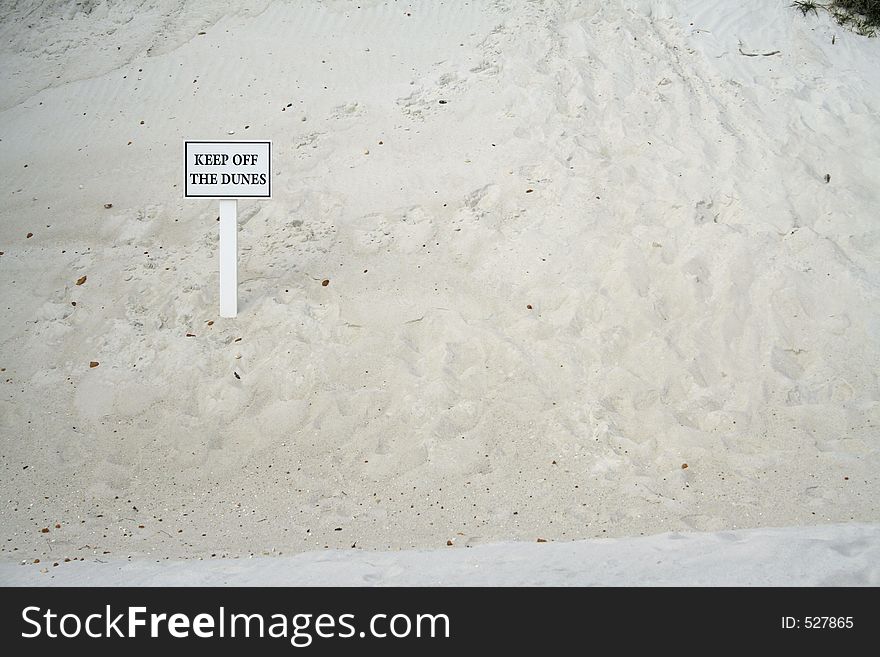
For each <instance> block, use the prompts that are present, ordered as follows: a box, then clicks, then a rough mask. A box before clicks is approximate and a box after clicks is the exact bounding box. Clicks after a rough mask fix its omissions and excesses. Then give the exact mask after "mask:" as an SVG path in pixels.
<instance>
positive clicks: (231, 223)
mask: <svg viewBox="0 0 880 657" xmlns="http://www.w3.org/2000/svg"><path fill="white" fill-rule="evenodd" d="M271 158H272V142H271V141H186V142H184V167H183V172H184V176H185V179H186V182H185V185H184V196H185V197H186V198H216V199H219V200H220V317H235V316H236V315H237V314H238V199H240V198H271V197H272V176H271Z"/></svg>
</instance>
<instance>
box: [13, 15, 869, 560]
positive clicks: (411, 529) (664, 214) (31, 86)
mask: <svg viewBox="0 0 880 657" xmlns="http://www.w3.org/2000/svg"><path fill="white" fill-rule="evenodd" d="M120 4H121V5H122V6H119V5H113V4H112V3H107V2H90V3H77V4H74V3H70V2H60V1H59V2H36V1H33V2H24V3H3V5H2V9H0V12H2V13H0V79H2V84H0V108H2V111H0V140H2V141H0V171H2V176H0V195H2V197H3V198H4V199H5V201H4V202H3V204H2V208H0V213H2V216H0V251H2V252H3V255H2V256H0V280H2V281H3V285H2V291H0V295H2V296H0V301H2V309H3V311H4V320H3V321H2V322H0V368H3V372H2V376H0V381H2V383H3V388H2V397H0V440H2V449H0V454H2V461H0V473H2V477H0V491H2V500H3V505H2V507H0V508H2V511H0V518H2V527H3V537H4V539H5V540H4V541H3V544H2V548H0V549H2V552H0V557H2V558H3V559H5V560H7V561H16V560H27V561H28V562H29V563H30V562H32V561H33V560H34V559H40V560H41V561H42V562H43V564H44V565H45V562H46V561H47V560H48V561H54V560H57V559H58V558H59V557H61V558H63V557H68V558H74V557H88V558H92V557H97V558H102V559H106V558H125V557H128V556H133V557H155V558H164V557H171V558H175V557H204V558H207V557H211V556H218V557H219V556H246V555H248V554H256V555H268V554H281V553H284V554H291V553H297V552H303V551H308V550H315V549H323V548H325V546H326V547H330V548H337V549H339V548H350V547H357V548H364V549H371V550H372V549H399V548H429V547H443V546H446V543H447V541H453V543H454V546H453V547H450V548H449V549H457V548H459V547H462V546H465V545H475V544H480V543H485V542H490V541H501V540H525V541H535V540H536V538H538V537H541V538H544V539H547V540H548V541H567V540H575V539H584V538H595V537H623V536H633V537H634V536H639V535H642V534H654V533H659V532H668V531H676V532H681V531H710V532H717V531H721V530H730V529H739V528H754V527H767V526H776V527H781V526H788V525H815V524H825V523H844V522H851V521H856V522H860V523H876V522H878V520H880V510H878V500H880V487H878V480H877V476H876V473H877V471H878V466H880V462H878V443H877V439H878V428H877V427H878V423H880V404H878V399H880V384H878V378H877V373H878V371H880V367H878V366H880V351H878V347H880V340H878V336H880V324H878V318H880V287H878V285H880V268H878V255H880V246H878V244H880V242H878V232H877V223H876V220H877V210H878V207H880V192H878V187H877V172H878V171H880V148H878V144H880V123H878V122H877V116H878V112H880V67H878V66H877V62H878V57H880V50H878V48H880V44H878V42H877V40H871V39H866V38H863V37H860V36H858V35H855V34H852V33H850V32H848V31H846V30H845V29H843V28H841V27H839V26H837V25H835V24H834V23H833V22H832V21H831V20H830V19H828V17H826V16H819V17H813V16H807V17H803V16H801V15H800V13H799V12H797V11H795V10H793V9H791V8H790V7H789V6H788V5H789V3H788V2H787V1H773V0H748V1H745V2H738V3H731V2H722V1H721V0H711V1H708V2H706V1H703V2H697V1H696V0H688V1H680V2H673V1H671V0H670V1H661V0H656V1H648V0H643V1H622V2H575V1H574V0H557V1H552V2H544V3H538V2H515V1H513V0H498V1H495V2H477V3H467V4H462V3H410V4H407V3H401V2H378V1H367V0H365V1H363V2H360V3H351V2H341V1H329V2H320V3H319V2H314V3H312V2H299V3H286V2H269V1H266V2H262V3H245V2H241V3H237V2H227V3H222V4H220V3H210V2H187V3H185V4H184V3H183V2H182V1H181V0H159V1H155V2H143V3H141V4H138V3H120ZM358 5H359V6H358ZM832 36H834V43H832ZM772 51H779V54H776V55H770V56H756V57H749V56H745V55H743V54H742V53H749V54H759V53H768V52H772ZM227 137H228V138H236V139H245V138H254V139H272V140H273V144H274V153H273V191H274V197H273V198H272V199H271V200H268V201H255V202H249V201H242V202H241V203H240V204H239V207H240V212H239V214H240V216H239V220H240V234H239V245H240V249H241V253H240V268H239V281H240V310H239V313H240V314H239V317H238V318H237V319H234V320H229V319H220V318H219V316H218V308H217V223H216V217H217V214H218V211H217V204H216V202H214V201H207V200H185V199H183V198H182V189H181V187H182V151H183V140H184V139H186V138H193V139H195V138H202V139H222V138H227ZM826 174H827V175H830V180H829V181H828V182H826ZM105 205H112V207H105ZM29 233H31V234H32V236H31V237H26V236H27V235H28V234H29ZM81 277H86V280H85V282H83V283H82V284H80V285H77V284H76V283H77V281H78V280H79V279H81ZM325 279H327V280H329V281H330V282H329V284H328V285H326V286H322V285H321V281H323V280H325ZM74 304H75V305H74ZM188 334H191V336H192V337H188ZM92 362H96V363H98V365H97V366H94V367H90V363H92ZM44 529H46V530H48V531H46V532H44V531H42V530H44Z"/></svg>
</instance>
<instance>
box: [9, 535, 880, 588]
mask: <svg viewBox="0 0 880 657" xmlns="http://www.w3.org/2000/svg"><path fill="white" fill-rule="evenodd" d="M0 582H3V583H4V584H7V585H14V586H28V585H38V586H83V585H89V586H877V585H878V584H880V526H878V525H860V524H855V523H849V524H846V525H820V526H814V527H786V528H783V529H740V530H737V531H733V532H718V533H686V534H661V535H657V536H643V537H638V538H609V539H590V540H585V541H569V542H565V543H547V544H537V543H501V544H494V545H479V546H476V547H474V548H473V549H471V550H446V549H440V550H422V551H416V550H400V551H395V552H372V551H361V550H321V551H317V552H306V553H302V554H297V555H295V556H284V557H254V558H252V559H206V560H179V561H170V562H169V561H163V560H156V561H151V560H147V559H134V560H131V561H126V560H124V559H111V560H109V561H103V560H90V561H88V562H72V563H70V564H66V565H65V566H64V567H63V568H62V567H61V564H59V565H58V566H53V565H52V564H50V563H47V564H45V566H43V567H40V568H32V567H28V566H21V565H16V564H12V563H0Z"/></svg>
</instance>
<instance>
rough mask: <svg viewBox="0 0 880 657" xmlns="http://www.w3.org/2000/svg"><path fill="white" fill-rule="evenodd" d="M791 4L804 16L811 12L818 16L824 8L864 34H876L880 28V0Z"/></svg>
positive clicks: (798, 1)
mask: <svg viewBox="0 0 880 657" xmlns="http://www.w3.org/2000/svg"><path fill="white" fill-rule="evenodd" d="M791 6H792V7H794V8H796V9H798V10H799V11H800V12H801V13H802V14H803V15H804V16H806V15H807V14H809V13H810V12H812V13H814V14H816V15H817V16H818V15H819V10H820V9H824V10H825V11H827V12H828V13H830V14H831V15H832V16H833V17H834V19H835V20H836V21H837V22H838V23H840V24H841V25H845V26H847V27H849V28H850V29H852V30H853V32H856V33H858V34H862V35H864V36H875V35H876V34H877V30H878V29H880V0H830V1H829V2H828V3H827V4H822V3H819V2H814V1H813V0H795V1H794V2H792V4H791Z"/></svg>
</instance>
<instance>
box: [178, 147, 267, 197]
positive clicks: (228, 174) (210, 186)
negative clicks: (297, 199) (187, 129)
mask: <svg viewBox="0 0 880 657" xmlns="http://www.w3.org/2000/svg"><path fill="white" fill-rule="evenodd" d="M184 158H185V159H184V167H183V172H184V176H185V178H186V184H185V186H184V190H185V191H184V196H186V197H187V198H271V197H272V176H271V170H270V166H271V164H272V162H271V158H272V142H271V141H186V142H184Z"/></svg>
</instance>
